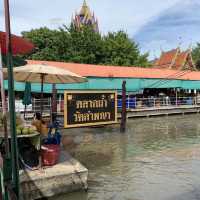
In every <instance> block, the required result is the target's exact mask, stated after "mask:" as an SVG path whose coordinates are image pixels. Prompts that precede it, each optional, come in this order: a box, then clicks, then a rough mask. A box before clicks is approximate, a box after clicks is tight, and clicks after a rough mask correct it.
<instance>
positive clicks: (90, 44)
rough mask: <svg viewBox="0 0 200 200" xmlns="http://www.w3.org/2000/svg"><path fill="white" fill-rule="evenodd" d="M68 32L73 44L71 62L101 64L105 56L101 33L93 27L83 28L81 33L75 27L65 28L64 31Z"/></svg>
mask: <svg viewBox="0 0 200 200" xmlns="http://www.w3.org/2000/svg"><path fill="white" fill-rule="evenodd" d="M65 30H68V31H69V35H70V44H71V58H70V61H71V62H78V63H87V64H99V63H101V60H102V56H103V40H102V38H101V35H100V34H99V33H96V32H94V31H93V29H92V28H91V27H87V26H85V27H82V29H81V31H78V30H76V29H75V28H74V27H73V26H71V27H70V28H69V29H67V27H65V29H63V30H62V31H65Z"/></svg>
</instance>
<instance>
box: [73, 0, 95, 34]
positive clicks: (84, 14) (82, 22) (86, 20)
mask: <svg viewBox="0 0 200 200" xmlns="http://www.w3.org/2000/svg"><path fill="white" fill-rule="evenodd" d="M72 24H73V25H74V27H75V28H77V29H80V28H81V27H82V26H90V27H92V29H93V30H94V31H95V32H99V26H98V20H97V19H96V18H95V15H94V13H93V14H92V12H91V10H90V8H89V6H88V5H87V3H86V0H84V1H83V5H82V7H81V10H80V12H79V13H76V14H75V17H74V19H72Z"/></svg>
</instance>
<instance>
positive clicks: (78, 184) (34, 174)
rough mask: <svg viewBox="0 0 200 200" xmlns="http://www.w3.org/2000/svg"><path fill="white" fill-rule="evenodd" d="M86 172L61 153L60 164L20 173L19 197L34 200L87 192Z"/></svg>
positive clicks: (67, 155)
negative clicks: (78, 191) (74, 192)
mask: <svg viewBox="0 0 200 200" xmlns="http://www.w3.org/2000/svg"><path fill="white" fill-rule="evenodd" d="M87 179H88V170H87V169H86V168H85V167H84V166H83V165H82V164H81V163H80V162H78V161H77V160H75V159H74V158H72V157H71V156H70V155H69V154H67V153H65V152H62V153H61V157H60V162H59V163H58V164H57V165H55V166H53V167H48V168H44V169H41V170H35V171H28V170H27V171H26V170H25V171H21V172H20V184H21V187H20V188H21V197H22V199H23V200H34V199H38V198H44V197H52V196H56V195H60V194H65V193H68V192H72V191H76V190H87V187H88V185H87Z"/></svg>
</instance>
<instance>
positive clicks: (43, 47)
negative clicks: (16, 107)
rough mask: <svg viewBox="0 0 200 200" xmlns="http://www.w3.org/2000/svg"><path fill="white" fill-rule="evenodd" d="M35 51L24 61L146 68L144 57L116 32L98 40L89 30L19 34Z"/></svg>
mask: <svg viewBox="0 0 200 200" xmlns="http://www.w3.org/2000/svg"><path fill="white" fill-rule="evenodd" d="M22 35H23V37H25V38H27V39H29V40H30V41H32V42H33V43H34V44H35V46H36V49H35V51H34V52H33V53H32V54H30V55H28V56H27V57H26V58H28V59H35V60H51V61H61V62H75V63H87V64H102V65H103V64H104V65H119V66H143V67H146V66H149V63H148V60H147V57H148V54H144V55H142V54H141V53H140V50H139V47H138V45H137V44H136V43H135V42H134V41H133V40H132V39H130V38H129V37H128V35H127V33H125V32H123V31H118V32H114V33H111V32H110V33H108V34H106V35H104V36H102V35H101V34H99V33H95V32H94V31H93V30H92V29H91V28H90V27H83V28H82V29H81V31H77V30H76V29H74V28H73V26H71V27H69V28H68V27H67V26H63V27H62V28H60V29H59V30H50V29H48V28H46V27H44V28H39V29H33V30H31V31H29V32H22Z"/></svg>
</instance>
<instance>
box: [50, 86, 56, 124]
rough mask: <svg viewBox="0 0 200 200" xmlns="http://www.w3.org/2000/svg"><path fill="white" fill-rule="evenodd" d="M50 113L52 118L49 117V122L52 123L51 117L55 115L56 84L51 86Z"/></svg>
mask: <svg viewBox="0 0 200 200" xmlns="http://www.w3.org/2000/svg"><path fill="white" fill-rule="evenodd" d="M51 113H52V116H51V121H52V119H53V116H55V115H57V90H56V84H53V85H52V99H51ZM52 122H53V121H52Z"/></svg>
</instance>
